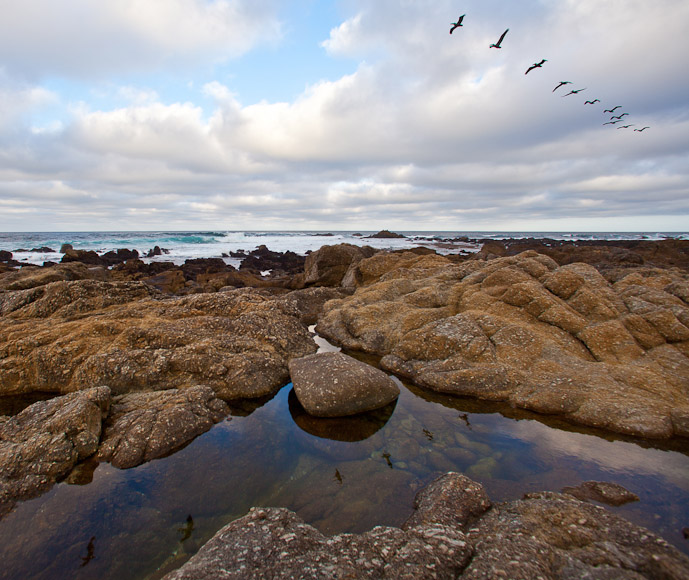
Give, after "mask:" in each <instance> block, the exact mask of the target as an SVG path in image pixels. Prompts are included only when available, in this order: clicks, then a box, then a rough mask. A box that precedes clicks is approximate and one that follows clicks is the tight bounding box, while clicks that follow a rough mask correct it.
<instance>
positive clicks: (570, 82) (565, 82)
mask: <svg viewBox="0 0 689 580" xmlns="http://www.w3.org/2000/svg"><path fill="white" fill-rule="evenodd" d="M571 84H572V81H560V84H559V85H557V86H556V87H555V88H554V89H553V92H555V91H556V90H557V89H559V88H560V87H561V86H562V85H571Z"/></svg>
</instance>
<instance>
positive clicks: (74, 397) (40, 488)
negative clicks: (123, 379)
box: [0, 387, 110, 516]
mask: <svg viewBox="0 0 689 580" xmlns="http://www.w3.org/2000/svg"><path fill="white" fill-rule="evenodd" d="M109 406H110V389H108V388H107V387H94V388H91V389H86V390H84V391H81V392H78V393H72V394H70V395H65V396H63V397H57V398H54V399H50V400H47V401H39V402H37V403H34V404H33V405H30V406H29V407H27V408H26V409H24V410H23V411H22V412H21V413H19V414H18V415H15V416H13V417H10V418H9V419H7V420H6V421H4V422H2V423H0V516H2V515H4V514H5V513H7V512H8V511H10V510H11V509H12V507H13V506H14V504H15V502H16V501H18V500H25V499H29V498H32V497H35V496H37V495H39V494H41V493H43V492H45V491H47V490H48V489H49V488H50V487H52V485H53V484H54V483H55V482H56V481H58V480H60V479H61V478H63V477H65V476H66V475H67V474H69V472H70V471H71V470H72V468H73V467H74V466H75V465H76V463H77V462H78V461H81V460H83V459H86V458H87V457H89V456H91V455H93V454H94V453H95V452H96V450H97V449H98V443H99V440H100V435H101V423H102V420H103V419H104V417H105V416H106V415H107V413H108V409H109Z"/></svg>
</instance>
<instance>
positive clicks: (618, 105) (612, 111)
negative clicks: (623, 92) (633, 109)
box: [603, 105, 622, 113]
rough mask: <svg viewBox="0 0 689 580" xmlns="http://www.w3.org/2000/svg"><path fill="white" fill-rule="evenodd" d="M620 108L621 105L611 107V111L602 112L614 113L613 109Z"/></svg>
mask: <svg viewBox="0 0 689 580" xmlns="http://www.w3.org/2000/svg"><path fill="white" fill-rule="evenodd" d="M621 106H622V105H617V106H616V107H613V108H612V109H605V111H603V112H604V113H614V112H615V109H619V108H620V107H621Z"/></svg>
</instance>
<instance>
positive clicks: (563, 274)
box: [316, 251, 689, 438]
mask: <svg viewBox="0 0 689 580" xmlns="http://www.w3.org/2000/svg"><path fill="white" fill-rule="evenodd" d="M356 271H357V272H358V278H357V279H358V280H359V284H360V285H359V287H358V288H357V289H356V292H355V293H354V294H353V295H352V296H350V297H346V298H342V299H339V300H332V301H329V302H327V303H326V304H325V305H324V310H323V314H322V315H321V317H320V318H319V321H318V324H317V327H316V328H317V331H318V333H319V334H320V335H321V336H323V337H324V338H326V339H327V340H329V341H330V342H332V343H334V344H336V345H339V346H342V347H343V348H346V349H350V350H362V351H364V352H368V353H372V354H376V355H379V356H382V357H383V358H382V359H381V366H382V368H383V369H385V370H388V371H391V372H393V373H396V374H398V375H399V376H401V377H404V378H406V379H408V380H411V381H413V382H415V383H416V384H418V385H420V386H423V387H425V388H429V389H433V390H437V391H441V392H446V393H453V394H458V395H469V396H474V397H479V398H482V399H490V400H506V401H509V402H510V403H511V404H513V405H515V406H518V407H523V408H527V409H531V410H534V411H537V412H540V413H553V414H558V415H563V416H565V417H567V418H568V419H569V420H572V421H574V422H578V423H582V424H585V425H590V426H594V427H599V428H603V429H608V430H613V431H617V432H620V433H627V434H633V435H639V436H642V437H661V438H662V437H672V436H673V435H682V434H684V433H686V428H685V427H683V425H684V421H683V419H682V417H684V416H685V413H686V412H689V334H687V332H689V327H687V326H686V325H685V324H684V322H683V321H686V322H687V323H689V305H687V303H686V302H684V301H683V300H682V299H681V298H680V297H679V296H677V294H681V293H682V291H681V289H682V288H684V284H685V283H686V282H687V279H689V276H687V275H685V274H682V273H681V272H680V271H678V270H664V271H662V272H661V271H658V270H648V269H647V268H646V267H643V268H641V269H634V268H632V267H631V266H630V267H629V268H627V269H626V270H625V272H626V275H625V276H623V277H620V278H619V279H618V280H617V281H616V282H615V283H614V284H612V283H610V282H608V281H606V280H605V278H603V276H601V274H600V273H599V272H598V271H597V270H596V269H595V268H593V267H592V266H590V265H587V264H569V265H565V266H558V265H557V263H556V262H555V261H554V260H552V259H551V258H549V257H547V256H543V255H540V254H537V253H535V252H532V251H529V252H525V253H522V254H518V255H516V256H509V257H504V258H496V259H494V260H487V261H479V260H469V261H465V262H454V261H451V260H449V259H447V258H445V257H442V256H414V255H413V254H409V253H401V254H392V253H379V254H376V255H375V256H373V257H371V258H369V259H365V260H362V261H361V262H359V264H357V266H356ZM668 289H671V290H673V292H669V291H668Z"/></svg>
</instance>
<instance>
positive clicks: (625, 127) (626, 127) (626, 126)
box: [618, 123, 634, 129]
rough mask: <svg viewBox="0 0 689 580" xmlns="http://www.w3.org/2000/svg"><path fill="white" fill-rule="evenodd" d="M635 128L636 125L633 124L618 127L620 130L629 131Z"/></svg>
mask: <svg viewBox="0 0 689 580" xmlns="http://www.w3.org/2000/svg"><path fill="white" fill-rule="evenodd" d="M633 126H634V123H632V124H631V125H620V126H619V127H618V129H629V127H633Z"/></svg>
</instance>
